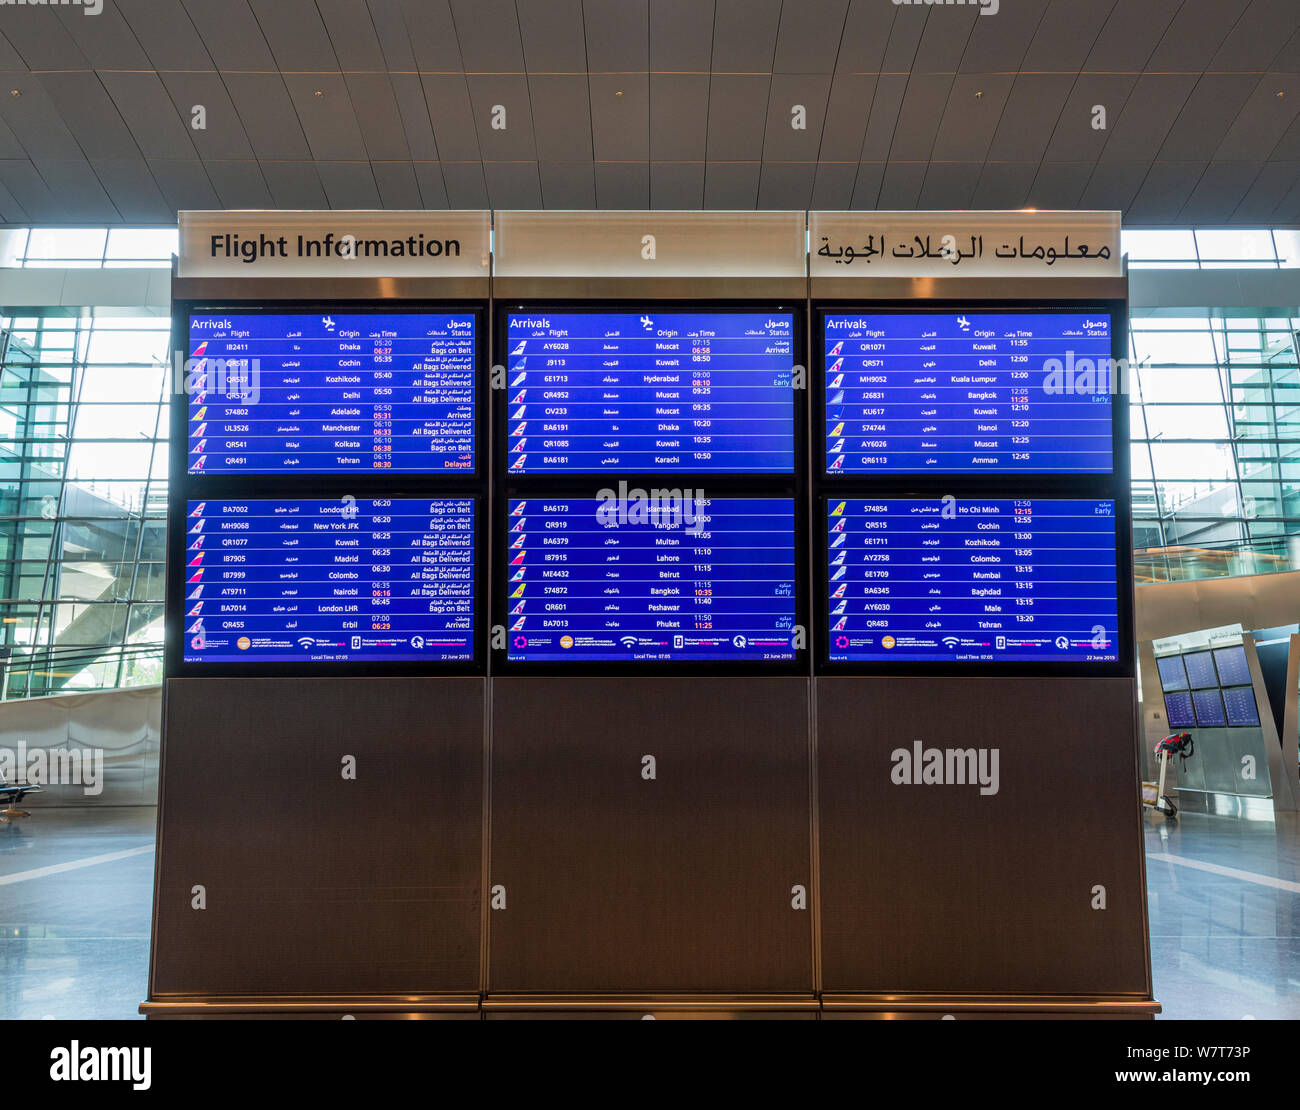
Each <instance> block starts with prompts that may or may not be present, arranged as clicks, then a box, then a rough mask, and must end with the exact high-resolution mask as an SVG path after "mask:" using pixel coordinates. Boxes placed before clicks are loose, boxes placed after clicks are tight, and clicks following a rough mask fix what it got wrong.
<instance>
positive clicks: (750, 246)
mask: <svg viewBox="0 0 1300 1110" xmlns="http://www.w3.org/2000/svg"><path fill="white" fill-rule="evenodd" d="M495 247H496V257H495V259H494V263H493V264H494V267H495V269H494V273H495V274H496V276H497V277H609V278H616V277H617V278H629V277H674V278H681V277H700V278H711V277H798V278H801V277H803V276H804V273H805V271H804V254H805V238H804V213H802V212H498V213H496V241H495Z"/></svg>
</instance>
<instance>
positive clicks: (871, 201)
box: [851, 162, 885, 209]
mask: <svg viewBox="0 0 1300 1110" xmlns="http://www.w3.org/2000/svg"><path fill="white" fill-rule="evenodd" d="M884 182H885V163H884V162H860V163H859V164H858V172H857V176H856V177H855V178H854V179H853V199H852V201H851V206H852V207H853V208H856V209H864V208H879V207H880V189H881V186H882V185H884Z"/></svg>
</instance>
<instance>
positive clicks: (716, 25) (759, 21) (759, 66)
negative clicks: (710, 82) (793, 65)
mask: <svg viewBox="0 0 1300 1110" xmlns="http://www.w3.org/2000/svg"><path fill="white" fill-rule="evenodd" d="M780 18H781V0H717V2H716V5H715V8H714V17H713V72H714V73H715V74H716V73H771V72H772V62H773V59H774V58H775V57H776V30H777V23H778V21H779V20H780Z"/></svg>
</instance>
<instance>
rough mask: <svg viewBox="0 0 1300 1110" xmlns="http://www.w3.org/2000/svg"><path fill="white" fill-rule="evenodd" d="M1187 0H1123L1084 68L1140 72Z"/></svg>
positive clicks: (1102, 30) (1112, 12) (1094, 70)
mask: <svg viewBox="0 0 1300 1110" xmlns="http://www.w3.org/2000/svg"><path fill="white" fill-rule="evenodd" d="M1182 3H1183V0H1141V2H1140V3H1139V2H1134V0H1120V2H1119V3H1117V4H1116V5H1115V6H1114V8H1112V9H1111V13H1110V18H1108V19H1107V20H1106V22H1105V24H1104V25H1103V26H1102V29H1101V32H1100V33H1099V34H1098V35H1097V39H1096V41H1095V42H1094V43H1093V46H1092V50H1091V51H1090V52H1089V54H1088V59H1087V61H1086V62H1085V63H1084V67H1083V68H1084V69H1086V70H1090V71H1092V72H1100V73H1115V72H1123V73H1136V72H1138V71H1139V70H1142V69H1144V68H1145V67H1146V63H1147V59H1148V58H1150V57H1151V55H1152V54H1153V53H1154V52H1155V49H1156V47H1157V46H1158V45H1159V43H1160V40H1161V39H1162V38H1163V37H1164V34H1165V31H1166V30H1167V29H1168V27H1169V24H1170V23H1171V22H1172V21H1173V18H1174V14H1175V13H1176V12H1177V11H1178V9H1179V7H1180V6H1181V5H1182Z"/></svg>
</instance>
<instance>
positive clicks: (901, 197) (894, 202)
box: [877, 162, 930, 209]
mask: <svg viewBox="0 0 1300 1110" xmlns="http://www.w3.org/2000/svg"><path fill="white" fill-rule="evenodd" d="M929 168H930V167H929V164H928V163H926V162H890V163H889V164H888V165H886V166H885V176H884V178H883V179H882V180H881V183H880V198H879V200H878V201H877V204H878V206H879V207H880V208H884V209H889V208H916V207H918V203H919V201H920V198H921V186H922V185H923V184H924V182H925V172H926V170H928V169H929Z"/></svg>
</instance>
